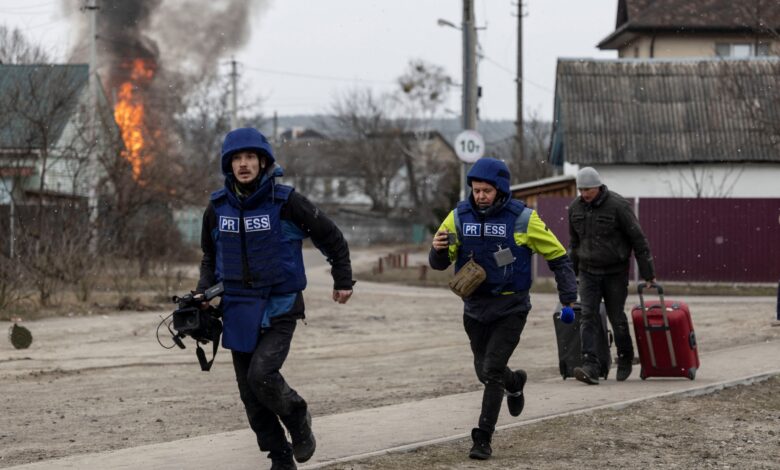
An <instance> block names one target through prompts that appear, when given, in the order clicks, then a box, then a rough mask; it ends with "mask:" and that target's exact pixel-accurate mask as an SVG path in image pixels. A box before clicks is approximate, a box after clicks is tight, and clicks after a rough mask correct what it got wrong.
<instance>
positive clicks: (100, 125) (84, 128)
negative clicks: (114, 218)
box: [0, 64, 121, 251]
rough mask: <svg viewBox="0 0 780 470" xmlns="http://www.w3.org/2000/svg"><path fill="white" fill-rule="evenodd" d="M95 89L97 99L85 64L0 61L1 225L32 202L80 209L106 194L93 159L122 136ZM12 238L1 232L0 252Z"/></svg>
mask: <svg viewBox="0 0 780 470" xmlns="http://www.w3.org/2000/svg"><path fill="white" fill-rule="evenodd" d="M97 82H98V83H99V81H97ZM98 91H99V93H98V94H97V97H96V100H95V99H93V97H92V96H91V93H90V86H89V67H88V66H87V65H85V64H35V65H7V64H0V219H2V220H3V223H0V226H5V227H6V228H8V227H13V226H14V224H13V223H11V222H10V221H11V219H12V218H13V217H14V215H13V214H14V213H15V212H16V215H15V216H16V217H18V216H19V214H21V213H22V212H23V209H24V208H25V207H30V206H33V205H41V204H43V205H46V206H48V205H53V204H60V205H64V206H67V207H71V208H75V207H81V208H82V209H84V210H83V212H84V213H86V212H87V211H86V210H85V209H86V208H87V207H92V208H94V207H95V206H96V205H97V200H98V198H99V197H100V195H101V194H106V193H107V192H110V188H108V185H107V184H106V183H105V178H104V176H105V171H104V169H103V167H102V166H101V165H100V163H99V160H100V159H101V158H104V157H106V156H107V155H108V154H109V153H110V152H111V151H112V149H113V152H114V154H116V151H117V147H116V145H117V142H121V139H119V131H118V128H117V125H116V123H115V121H114V119H113V113H112V110H111V107H110V106H109V104H108V101H107V100H106V97H105V95H104V94H103V92H102V88H100V87H99V86H98ZM93 103H97V105H96V106H95V107H94V108H93V106H92V104H93ZM93 109H94V110H95V111H94V112H93V111H92V110H93ZM5 221H9V223H7V224H6V223H5ZM10 235H11V234H10V233H8V232H7V230H2V231H0V239H4V240H5V241H6V243H2V245H3V246H0V249H3V250H6V251H7V250H8V247H7V246H6V245H7V241H8V240H11V239H12V238H13V237H12V236H10Z"/></svg>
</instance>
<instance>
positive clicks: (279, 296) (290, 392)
mask: <svg viewBox="0 0 780 470" xmlns="http://www.w3.org/2000/svg"><path fill="white" fill-rule="evenodd" d="M222 173H223V174H224V175H225V186H224V187H223V188H222V189H220V190H218V191H216V192H214V193H213V194H212V195H211V200H210V202H209V205H208V207H207V208H206V212H205V213H204V215H203V228H202V233H201V248H202V250H203V259H202V261H201V266H200V280H199V281H198V287H197V289H196V291H195V292H204V291H205V290H206V289H207V288H209V287H211V286H212V285H214V284H216V283H218V282H221V283H222V284H223V286H224V295H223V297H222V302H221V303H220V308H221V310H222V312H223V322H224V325H223V335H222V346H224V347H225V348H227V349H230V350H232V354H233V367H234V369H235V373H236V380H237V382H238V390H239V394H240V396H241V401H242V402H243V403H244V407H245V408H246V414H247V417H248V418H249V425H250V427H251V428H252V430H253V431H254V432H255V434H256V435H257V443H258V445H259V447H260V450H262V451H266V452H268V458H270V459H271V461H272V467H271V468H272V469H275V470H277V469H278V470H289V469H295V468H296V465H295V461H298V462H306V461H307V460H309V459H310V458H311V456H312V454H314V450H315V447H316V443H315V439H314V434H313V433H312V430H311V414H310V413H309V410H308V406H307V403H306V401H305V400H304V399H303V398H302V397H301V396H300V395H298V392H296V391H295V390H294V389H293V388H291V387H290V386H289V385H288V384H287V382H286V381H285V379H284V377H283V376H282V374H281V373H280V372H279V369H281V367H282V365H283V364H284V361H285V359H286V358H287V354H288V352H289V351H290V342H291V341H292V337H293V333H294V332H295V326H296V323H297V320H298V319H301V318H304V305H303V295H302V292H303V290H304V288H305V287H306V273H305V271H304V266H303V256H302V252H301V247H302V245H301V244H302V240H303V239H304V238H307V237H310V238H311V240H312V242H313V243H314V245H315V246H316V247H317V248H319V250H320V251H321V252H322V253H323V254H324V255H325V256H326V257H327V258H328V262H330V264H331V276H332V277H333V300H334V301H335V302H338V303H340V304H344V303H346V302H347V301H348V300H349V299H350V297H351V296H352V286H353V284H354V281H353V280H352V267H351V263H350V259H349V248H348V246H347V242H346V240H344V237H343V235H342V233H341V231H340V230H339V229H338V227H336V225H335V224H334V223H333V222H332V221H331V220H330V219H329V218H328V217H326V216H325V214H323V213H322V212H321V211H320V210H319V209H318V208H317V207H315V206H314V205H313V204H312V203H311V202H309V200H308V199H306V198H305V197H303V196H302V195H300V194H299V193H297V192H295V190H294V189H293V188H292V187H290V186H286V185H283V184H279V183H277V182H276V178H278V177H280V176H282V168H281V167H280V166H279V165H277V164H276V160H275V158H274V155H273V152H272V150H271V145H270V144H269V143H268V140H267V139H266V138H265V136H264V135H262V134H261V133H260V132H259V131H258V130H257V129H254V128H241V129H235V130H233V131H231V132H229V133H228V134H227V136H226V137H225V140H224V142H223V144H222ZM206 306H207V304H206V303H204V307H206ZM280 421H281V423H280ZM282 425H284V428H287V431H288V432H289V433H290V437H291V440H292V444H290V443H289V442H288V441H287V437H286V436H285V430H284V428H283V427H282Z"/></svg>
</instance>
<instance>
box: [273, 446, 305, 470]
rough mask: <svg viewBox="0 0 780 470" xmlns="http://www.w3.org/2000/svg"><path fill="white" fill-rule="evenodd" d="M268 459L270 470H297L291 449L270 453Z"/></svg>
mask: <svg viewBox="0 0 780 470" xmlns="http://www.w3.org/2000/svg"><path fill="white" fill-rule="evenodd" d="M268 458H269V459H271V470H297V469H298V467H297V466H296V465H295V461H294V460H293V454H292V450H291V449H289V448H288V449H287V450H286V451H284V452H271V453H269V454H268Z"/></svg>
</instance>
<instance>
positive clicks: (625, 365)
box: [615, 356, 634, 382]
mask: <svg viewBox="0 0 780 470" xmlns="http://www.w3.org/2000/svg"><path fill="white" fill-rule="evenodd" d="M633 362H634V358H633V357H630V356H625V357H618V360H617V375H616V377H615V378H616V379H617V381H618V382H622V381H624V380H626V379H627V378H628V377H629V376H630V375H631V364H633Z"/></svg>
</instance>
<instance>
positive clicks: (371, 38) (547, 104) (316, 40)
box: [0, 0, 617, 119]
mask: <svg viewBox="0 0 780 470" xmlns="http://www.w3.org/2000/svg"><path fill="white" fill-rule="evenodd" d="M166 1H171V0H166ZM215 1H216V0H215ZM515 5H516V2H515V1H514V0H475V14H476V19H477V24H478V26H480V27H483V26H486V29H484V30H479V31H478V40H479V43H480V45H481V47H482V52H483V54H484V56H485V58H484V59H483V60H482V61H481V62H480V64H479V83H480V85H481V86H482V88H483V95H482V99H481V100H480V103H479V107H480V118H481V119H514V117H515V105H516V99H515V96H516V91H515V82H514V78H515V71H516V60H517V59H516V57H517V36H516V33H517V18H516V17H515V13H516V10H517V7H516V6H515ZM461 8H462V7H461V1H460V0H266V1H265V2H264V5H263V7H262V8H256V9H255V10H254V11H253V12H252V18H251V29H252V35H251V39H250V40H249V42H248V43H247V45H246V46H245V47H243V48H242V49H240V50H238V51H236V52H235V58H236V60H237V61H239V62H240V63H241V69H240V70H241V74H242V80H243V81H244V82H245V83H246V85H247V86H248V87H249V90H250V91H251V93H252V94H253V95H255V96H259V97H261V98H262V99H263V100H264V101H263V106H262V112H263V113H264V114H265V115H271V114H272V113H273V112H274V111H276V112H278V113H279V114H280V115H290V114H315V113H321V112H325V111H327V108H328V106H329V104H330V103H331V102H332V101H333V98H334V95H335V94H337V93H340V92H345V91H348V90H351V89H354V88H356V87H371V88H373V89H375V90H377V91H391V90H393V89H394V87H395V86H396V85H395V83H394V80H395V79H396V78H397V77H398V76H399V75H401V74H402V73H403V72H404V71H405V69H406V66H407V63H408V61H409V60H411V59H416V58H420V59H424V60H426V61H428V62H431V63H434V64H437V65H440V66H442V67H444V69H445V70H446V72H447V73H449V74H450V76H451V77H452V78H453V80H454V81H455V82H456V83H461V81H462V78H461V70H462V69H461V67H462V64H461V54H462V52H461V46H462V37H461V33H460V31H458V30H455V29H452V28H448V27H441V26H438V25H437V19H438V18H443V19H446V20H449V21H451V22H452V23H455V24H457V25H459V24H460V21H461ZM616 8H617V0H526V2H525V11H526V14H527V16H526V17H525V18H524V39H523V40H524V47H523V49H524V50H523V53H524V75H525V86H524V114H525V116H526V118H528V117H529V116H530V115H531V114H537V115H539V116H540V117H542V118H545V119H550V118H551V117H552V107H553V90H554V88H555V64H556V60H557V58H559V57H567V58H570V57H596V58H614V57H616V53H615V52H614V51H608V52H601V51H599V50H598V49H597V48H596V46H595V45H596V43H597V42H598V41H599V40H601V39H603V38H604V37H606V36H607V35H608V34H609V33H611V32H612V31H613V30H614V27H615V15H616ZM74 14H79V13H78V12H75V13H74ZM0 23H3V24H5V25H7V26H11V27H13V26H17V27H19V28H20V29H22V30H23V31H24V32H25V34H26V35H27V36H28V37H29V38H30V39H32V40H33V41H36V42H38V43H41V44H43V45H45V46H46V47H47V48H50V49H51V50H52V51H53V52H54V53H55V55H58V56H59V57H64V56H65V54H66V53H67V52H68V51H69V50H70V48H71V47H72V46H73V45H74V43H75V41H76V40H77V38H78V34H77V31H76V29H75V27H74V26H73V23H72V22H69V21H68V20H67V19H66V15H65V14H64V13H63V11H62V2H61V1H60V0H0ZM229 27H230V25H225V28H229ZM214 34H219V31H214ZM193 47H194V48H197V47H198V46H197V44H193ZM229 60H230V56H226V57H225V58H224V62H225V63H227V62H228V61H229ZM220 70H221V71H223V72H224V73H228V71H229V69H228V67H227V66H226V65H222V66H220ZM447 108H448V109H449V110H450V112H449V115H450V116H455V115H460V88H459V87H453V88H452V90H451V93H450V99H449V102H448V104H447Z"/></svg>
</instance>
